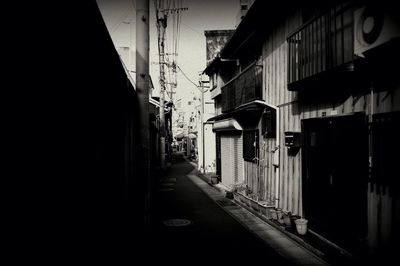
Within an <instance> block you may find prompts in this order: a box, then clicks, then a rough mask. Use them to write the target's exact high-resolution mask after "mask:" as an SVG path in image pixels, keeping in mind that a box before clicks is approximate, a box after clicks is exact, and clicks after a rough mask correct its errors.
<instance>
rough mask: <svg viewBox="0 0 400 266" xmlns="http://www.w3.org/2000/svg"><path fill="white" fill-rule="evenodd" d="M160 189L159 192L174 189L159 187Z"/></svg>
mask: <svg viewBox="0 0 400 266" xmlns="http://www.w3.org/2000/svg"><path fill="white" fill-rule="evenodd" d="M160 191H161V192H166V191H174V189H173V188H168V187H167V188H160Z"/></svg>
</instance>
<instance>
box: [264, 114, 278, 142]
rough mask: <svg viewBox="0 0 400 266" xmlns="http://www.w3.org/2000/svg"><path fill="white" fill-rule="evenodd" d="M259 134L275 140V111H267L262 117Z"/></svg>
mask: <svg viewBox="0 0 400 266" xmlns="http://www.w3.org/2000/svg"><path fill="white" fill-rule="evenodd" d="M261 128H262V129H261V132H262V134H263V135H264V137H265V138H276V111H275V110H268V111H265V112H264V113H263V115H262V120H261Z"/></svg>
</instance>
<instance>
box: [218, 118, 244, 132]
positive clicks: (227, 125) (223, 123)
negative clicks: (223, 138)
mask: <svg viewBox="0 0 400 266" xmlns="http://www.w3.org/2000/svg"><path fill="white" fill-rule="evenodd" d="M235 130H242V127H241V126H240V125H239V123H238V122H237V121H236V119H234V118H227V119H224V120H219V121H215V122H214V124H213V131H214V132H215V131H235Z"/></svg>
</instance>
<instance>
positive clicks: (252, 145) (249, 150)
mask: <svg viewBox="0 0 400 266" xmlns="http://www.w3.org/2000/svg"><path fill="white" fill-rule="evenodd" d="M257 153H258V130H257V129H256V130H245V131H243V159H244V160H245V161H248V162H254V158H256V157H258V154H257Z"/></svg>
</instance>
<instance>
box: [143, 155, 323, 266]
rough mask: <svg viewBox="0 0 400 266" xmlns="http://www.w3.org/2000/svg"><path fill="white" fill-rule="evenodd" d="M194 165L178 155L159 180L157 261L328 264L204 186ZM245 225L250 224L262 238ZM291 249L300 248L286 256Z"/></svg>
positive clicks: (153, 242) (153, 244)
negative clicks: (268, 233) (266, 260)
mask: <svg viewBox="0 0 400 266" xmlns="http://www.w3.org/2000/svg"><path fill="white" fill-rule="evenodd" d="M195 166H196V165H195V164H194V163H192V162H190V161H189V159H187V158H186V157H185V156H184V155H183V154H182V153H180V154H178V155H176V159H175V162H174V163H173V164H172V166H171V167H170V168H169V169H168V171H167V173H166V176H165V177H164V178H162V179H161V180H160V182H159V187H158V191H159V192H158V197H156V198H157V200H156V203H155V205H156V206H155V207H154V213H153V224H152V226H153V229H152V237H151V249H152V250H154V249H155V250H157V252H156V253H155V254H157V255H155V256H154V258H155V260H158V259H159V258H160V257H162V258H163V262H168V263H174V264H176V263H189V261H188V259H189V260H190V261H194V262H204V263H207V262H213V263H228V264H230V263H233V265H235V263H238V262H239V261H242V260H244V261H246V262H248V263H255V262H259V261H262V260H263V259H265V258H268V262H269V263H271V264H273V265H327V264H326V263H325V262H324V261H322V260H320V259H318V258H317V257H316V256H315V255H313V254H311V253H310V252H307V251H304V250H303V249H302V250H300V249H301V248H300V247H299V246H298V245H296V244H294V243H293V242H289V241H288V240H287V239H286V238H284V237H283V236H281V237H280V236H279V235H278V233H277V232H276V229H275V230H274V229H273V228H268V227H267V225H266V224H264V222H262V221H261V220H260V219H258V218H257V217H255V216H253V215H252V214H251V213H250V212H248V211H246V210H244V209H243V208H242V207H240V206H239V205H237V204H235V203H234V201H233V200H230V199H228V198H226V197H225V195H224V193H221V191H219V190H218V189H216V188H214V187H212V186H210V184H208V183H206V181H205V180H203V179H201V178H200V177H199V176H198V175H197V170H196V168H195ZM234 213H235V214H236V216H238V215H239V216H241V217H242V219H238V218H237V217H235V214H234ZM240 220H242V221H240ZM246 225H247V226H248V225H251V228H252V229H253V230H254V229H255V230H256V231H257V232H258V233H259V235H257V234H255V233H254V232H252V231H251V230H249V228H246V227H245V226H246ZM263 230H265V231H268V232H271V233H272V235H273V236H274V237H277V239H278V242H274V241H273V239H272V237H271V235H270V236H264V237H262V231H263ZM273 231H275V232H273ZM265 237H266V238H268V237H269V239H268V241H270V242H269V243H268V242H267V241H265V240H263V238H265ZM271 241H272V242H271ZM279 241H280V242H279ZM285 241H286V242H285ZM283 249H285V250H286V251H284V250H283ZM288 249H291V250H293V251H294V250H296V249H298V250H296V251H294V252H295V253H296V255H291V254H288V253H285V252H287V250H288ZM245 254H248V255H245Z"/></svg>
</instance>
